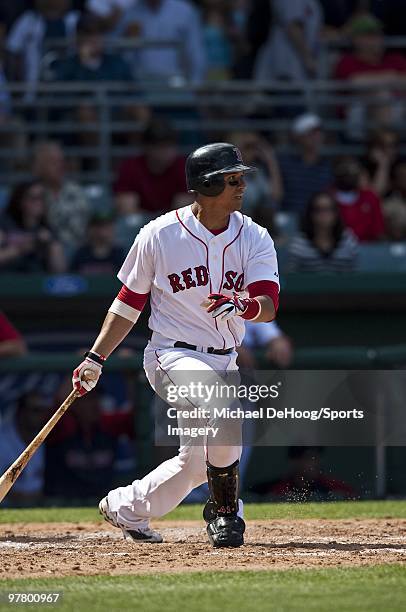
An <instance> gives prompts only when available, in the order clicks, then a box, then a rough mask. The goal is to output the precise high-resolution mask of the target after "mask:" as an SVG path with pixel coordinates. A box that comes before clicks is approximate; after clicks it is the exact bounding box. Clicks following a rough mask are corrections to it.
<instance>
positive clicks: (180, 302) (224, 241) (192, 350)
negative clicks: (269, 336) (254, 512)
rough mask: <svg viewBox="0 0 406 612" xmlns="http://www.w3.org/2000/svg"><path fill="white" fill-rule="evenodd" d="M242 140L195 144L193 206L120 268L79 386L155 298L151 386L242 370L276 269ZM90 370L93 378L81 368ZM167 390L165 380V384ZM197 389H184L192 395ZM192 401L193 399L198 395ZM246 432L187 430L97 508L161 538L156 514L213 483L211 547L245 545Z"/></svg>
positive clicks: (146, 230) (273, 295) (271, 298)
mask: <svg viewBox="0 0 406 612" xmlns="http://www.w3.org/2000/svg"><path fill="white" fill-rule="evenodd" d="M253 170H254V168H251V167H248V166H246V165H244V163H243V160H242V157H241V153H240V151H239V150H238V149H237V148H236V147H235V146H233V145H232V144H228V143H215V144H209V145H206V146H204V147H201V148H199V149H197V150H196V151H194V152H193V153H191V155H190V156H189V157H188V159H187V161H186V179H187V185H188V189H189V191H190V192H194V193H195V197H196V199H195V201H194V203H193V204H192V205H191V206H186V207H184V208H180V209H178V210H173V211H171V212H169V213H166V214H165V215H162V216H161V217H158V218H157V219H154V220H153V221H151V222H150V223H148V224H147V225H146V226H144V227H143V228H142V229H141V231H140V232H139V234H138V235H137V237H136V239H135V241H134V244H133V245H132V247H131V249H130V251H129V253H128V255H127V258H126V259H125V261H124V264H123V266H122V268H121V270H120V271H119V273H118V278H119V279H120V281H121V282H122V283H123V286H122V288H121V290H120V292H119V293H118V295H117V297H116V299H115V300H114V301H113V303H112V305H111V306H110V308H109V311H108V313H107V315H106V318H105V320H104V323H103V325H102V328H101V331H100V333H99V335H98V337H97V339H96V341H95V343H94V344H93V347H92V348H91V350H90V351H88V352H87V353H86V354H85V359H84V361H83V362H82V363H81V364H80V365H79V366H78V367H77V368H76V369H75V370H74V372H73V379H72V380H73V386H74V388H75V389H76V390H78V391H79V392H80V394H81V395H83V394H85V393H87V392H88V391H90V390H91V389H92V388H93V387H94V386H95V385H96V383H97V380H98V378H99V376H100V374H101V372H102V369H103V364H104V363H105V361H106V359H107V358H108V357H109V355H110V354H111V353H112V351H113V350H114V349H115V348H116V347H117V346H118V345H119V344H120V342H121V341H122V340H123V339H124V338H125V337H126V336H127V334H128V333H129V332H130V330H131V329H132V327H133V325H134V324H135V323H136V321H137V319H138V318H139V316H140V313H141V311H142V309H143V308H144V306H145V304H146V302H147V300H148V299H150V305H151V316H150V319H149V327H150V329H151V330H152V336H151V340H150V341H149V342H148V345H147V347H146V349H145V352H144V369H145V372H146V375H147V378H148V380H149V382H150V384H151V386H152V388H153V389H157V376H158V374H159V375H161V376H162V375H163V376H167V377H168V379H169V380H171V379H173V378H174V377H176V375H177V374H179V372H183V371H188V372H192V371H193V372H198V371H202V372H204V373H205V374H206V375H210V374H211V373H212V374H213V375H215V373H217V372H235V371H236V370H238V367H237V365H236V359H237V353H236V350H235V349H236V347H237V346H239V345H240V344H241V341H242V339H243V336H244V330H245V320H250V321H254V322H264V321H272V320H273V319H274V318H275V315H276V311H277V308H278V295H279V279H278V270H277V259H276V253H275V249H274V245H273V241H272V239H271V237H270V236H269V234H268V232H267V230H266V229H264V228H262V227H260V226H259V225H257V224H256V223H254V222H253V221H252V220H251V219H250V218H249V217H246V216H245V215H243V214H242V213H241V212H240V209H241V207H242V200H243V194H244V189H245V182H244V173H246V172H250V171H253ZM85 370H91V372H92V375H93V379H92V380H90V379H89V378H88V374H87V375H86V377H84V375H83V373H84V372H85ZM157 390H158V391H159V389H157ZM188 399H189V398H186V401H187V400H188ZM190 404H193V400H192V399H190ZM240 454H241V445H240V444H239V443H235V444H228V445H224V446H222V445H221V444H220V445H219V444H211V443H210V440H209V439H206V440H205V443H204V444H200V445H196V444H194V443H193V441H192V440H191V439H188V438H187V437H185V436H184V437H183V438H182V437H181V444H180V448H179V452H178V454H177V455H176V456H175V457H173V458H172V459H169V460H168V461H165V462H164V463H162V464H161V465H159V466H158V467H157V468H156V469H154V470H153V471H152V472H150V473H149V474H147V475H146V476H145V477H144V478H142V479H141V480H135V481H134V482H133V483H131V484H129V485H128V486H125V487H119V488H117V489H114V490H113V491H110V492H109V493H108V495H107V496H106V497H105V498H104V499H102V500H101V502H100V504H99V508H100V512H101V513H102V515H103V516H104V518H105V519H106V520H107V521H108V522H109V523H111V524H112V525H114V526H116V527H119V528H121V529H122V531H123V533H124V536H125V537H130V538H132V539H133V540H135V541H137V542H138V541H144V542H162V537H161V535H160V534H159V533H157V532H156V531H154V530H152V529H151V528H150V526H149V521H150V519H151V518H157V517H160V516H163V515H165V514H166V513H168V512H169V511H170V510H172V509H173V508H175V507H176V506H177V505H178V504H179V503H180V502H181V501H182V500H183V499H184V498H185V497H186V496H187V495H188V494H189V493H190V491H191V490H192V489H194V488H195V487H197V486H199V485H201V484H202V483H204V482H208V485H209V490H210V499H209V500H208V502H207V504H206V506H205V510H204V518H205V520H206V523H207V533H208V537H209V541H210V543H211V544H212V545H213V546H214V547H226V546H234V547H237V546H241V545H242V544H243V543H244V537H243V535H244V531H245V523H244V520H243V518H242V516H240V514H241V513H239V510H238V506H239V504H238V464H239V459H240Z"/></svg>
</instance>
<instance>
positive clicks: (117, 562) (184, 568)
mask: <svg viewBox="0 0 406 612" xmlns="http://www.w3.org/2000/svg"><path fill="white" fill-rule="evenodd" d="M152 526H153V527H154V528H155V529H157V530H159V531H160V532H161V533H162V535H163V537H164V542H163V543H162V544H147V543H134V542H133V541H132V540H124V539H123V537H122V534H121V531H119V530H118V529H115V528H113V527H111V526H110V525H108V524H107V523H103V524H101V523H96V522H94V523H47V524H44V523H42V524H41V523H9V524H2V525H0V556H1V559H2V563H1V566H0V578H24V577H30V578H34V577H49V576H68V575H92V574H93V575H94V574H107V575H118V574H141V573H150V572H154V573H157V572H189V571H209V570H210V571H211V570H214V569H222V570H261V569H263V570H265V569H274V570H275V569H276V570H278V569H288V568H299V569H304V568H307V567H308V568H315V567H334V566H360V565H378V564H382V563H405V562H406V520H405V519H351V520H350V519H342V520H334V521H333V520H324V519H313V520H312V519H308V520H268V521H266V520H265V521H248V522H247V531H246V538H245V541H246V544H245V545H244V546H243V547H241V548H237V549H231V548H226V549H213V548H212V547H211V546H210V544H209V543H208V541H207V537H206V533H205V526H204V523H202V522H199V521H163V522H159V521H156V522H153V524H152Z"/></svg>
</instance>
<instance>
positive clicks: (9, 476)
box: [0, 370, 87, 503]
mask: <svg viewBox="0 0 406 612" xmlns="http://www.w3.org/2000/svg"><path fill="white" fill-rule="evenodd" d="M86 372H87V370H86ZM86 372H84V375H86ZM79 395H80V394H79V392H78V391H76V390H75V389H74V390H73V391H71V392H70V393H69V395H68V397H67V398H66V399H65V401H64V402H63V403H62V404H61V405H60V406H59V408H58V410H57V411H56V412H55V413H54V414H53V415H52V416H51V418H50V419H49V421H48V422H47V423H45V425H44V427H43V428H42V429H41V431H40V432H39V433H37V435H36V436H35V438H34V439H33V440H32V442H30V443H29V445H28V446H27V448H26V449H25V450H23V452H22V453H21V455H20V456H19V457H17V459H16V460H15V461H14V463H13V464H12V465H10V467H9V468H8V470H6V471H5V472H4V474H3V476H2V477H1V478H0V503H1V502H2V501H3V499H4V498H5V497H6V495H7V493H8V492H9V491H10V489H11V487H12V486H13V484H14V483H15V481H16V480H17V478H18V477H19V475H20V474H21V472H22V471H23V469H24V468H25V466H26V465H27V463H28V462H29V460H30V459H31V457H32V456H33V454H34V453H35V451H36V450H37V448H39V447H40V446H41V444H42V443H43V441H44V440H45V438H46V437H47V435H48V434H49V432H50V431H51V430H52V429H53V428H54V427H55V425H56V424H57V422H58V421H59V419H60V418H61V417H62V416H63V415H64V414H65V412H66V411H67V410H68V408H69V407H70V406H71V405H72V404H73V402H74V401H75V399H76V398H77V397H79Z"/></svg>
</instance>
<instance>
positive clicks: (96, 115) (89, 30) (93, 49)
mask: <svg viewBox="0 0 406 612" xmlns="http://www.w3.org/2000/svg"><path fill="white" fill-rule="evenodd" d="M53 73H54V74H53V76H54V78H55V79H56V80H57V81H65V82H69V81H71V82H77V83H92V82H100V81H108V82H119V83H129V82H132V81H133V76H132V73H131V69H130V66H129V65H128V64H127V62H126V61H125V60H124V59H123V58H122V57H121V56H120V55H118V54H117V53H107V52H106V50H105V44H104V38H103V30H102V24H101V22H100V20H99V19H98V18H97V17H95V16H94V15H89V14H87V15H84V16H82V17H81V18H80V19H79V21H78V24H77V37H76V51H75V54H74V55H73V56H71V57H69V58H67V59H65V60H62V61H61V62H59V64H58V63H57V64H56V65H55V67H54V69H53ZM123 93H124V94H125V95H126V96H128V92H122V95H123ZM113 95H114V94H113ZM84 97H85V96H84ZM111 111H112V118H113V120H114V119H118V120H120V119H121V120H122V119H126V118H127V117H126V114H128V115H129V116H128V119H131V120H133V121H142V120H144V117H145V112H146V110H145V109H144V108H143V107H141V106H140V105H137V104H136V103H135V102H134V104H133V105H132V106H130V107H129V108H126V107H120V108H114V106H113V107H112V108H111ZM69 116H70V118H72V113H71V112H70V111H69V115H68V117H69ZM73 118H74V120H75V121H78V122H79V124H80V125H81V126H82V129H81V130H80V132H79V133H78V134H77V135H76V137H75V141H76V143H77V144H78V145H79V146H82V147H89V148H91V147H94V148H97V147H99V146H100V134H99V133H98V132H97V131H95V130H94V129H92V128H93V126H94V124H95V123H97V122H99V121H100V108H99V107H98V106H97V105H96V104H95V103H92V102H80V103H79V104H78V106H77V108H76V109H75V110H74V116H73ZM89 124H90V126H91V127H90V129H89V128H88V125H89ZM81 163H82V166H83V167H84V168H85V169H86V170H93V169H95V168H97V167H98V164H99V163H100V160H99V159H95V158H93V159H92V158H89V157H88V156H87V157H85V158H84V159H83V160H82V162H81Z"/></svg>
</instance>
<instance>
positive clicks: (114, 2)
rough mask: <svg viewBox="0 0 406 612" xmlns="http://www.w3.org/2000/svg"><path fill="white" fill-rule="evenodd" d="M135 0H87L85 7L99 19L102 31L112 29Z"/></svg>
mask: <svg viewBox="0 0 406 612" xmlns="http://www.w3.org/2000/svg"><path fill="white" fill-rule="evenodd" d="M136 1H137V0H87V2H86V9H87V11H89V12H90V13H93V15H96V17H98V18H99V19H100V22H101V24H102V27H103V30H104V31H111V30H114V28H115V27H116V25H117V23H118V22H119V20H120V19H121V17H122V16H123V15H124V13H126V12H127V11H129V10H130V9H131V8H132V7H133V6H134V4H135V3H136Z"/></svg>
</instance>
